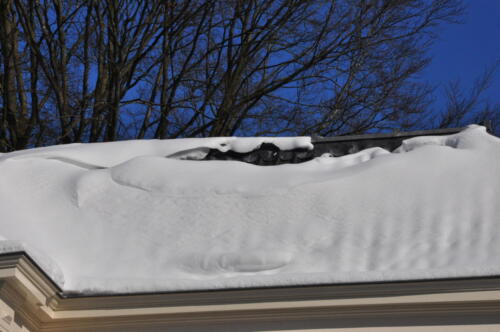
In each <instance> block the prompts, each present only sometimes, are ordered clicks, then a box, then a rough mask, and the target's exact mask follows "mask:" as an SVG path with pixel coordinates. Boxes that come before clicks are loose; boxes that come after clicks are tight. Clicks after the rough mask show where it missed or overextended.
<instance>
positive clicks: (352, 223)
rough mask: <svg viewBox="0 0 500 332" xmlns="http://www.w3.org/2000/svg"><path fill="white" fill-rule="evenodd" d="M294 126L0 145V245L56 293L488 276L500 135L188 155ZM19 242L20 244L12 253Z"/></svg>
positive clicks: (302, 141) (498, 224)
mask: <svg viewBox="0 0 500 332" xmlns="http://www.w3.org/2000/svg"><path fill="white" fill-rule="evenodd" d="M263 142H272V143H274V144H276V145H278V146H279V147H280V148H282V149H292V148H309V149H310V148H312V145H311V142H310V139H309V138H306V137H297V138H281V139H271V138H211V139H181V140H162V141H156V140H152V141H125V142H115V143H94V144H71V145H63V146H54V147H48V148H39V149H32V150H24V151H18V152H14V153H5V154H1V155H0V252H9V251H19V250H25V251H27V252H28V254H30V255H31V256H32V258H33V259H35V260H36V261H37V262H38V264H39V265H40V266H41V267H42V268H43V269H44V270H45V271H46V272H47V273H48V274H49V275H50V276H51V277H52V278H53V279H54V281H55V282H56V283H58V284H59V286H60V287H61V288H63V290H65V291H71V292H81V293H86V294H87V293H88V294H90V293H109V292H119V293H128V292H146V291H176V290H190V289H214V288H234V287H260V286H284V285H303V284H319V283H338V282H361V281H382V280H384V281H389V280H404V279H427V278H448V277H469V276H487V275H496V274H500V260H499V259H498V257H500V220H499V216H500V204H499V203H498V197H500V178H499V176H498V173H499V165H500V139H498V138H496V137H493V136H491V135H488V134H487V133H486V131H485V129H484V128H483V127H479V126H471V127H469V128H467V129H466V130H464V131H463V132H461V133H459V134H456V135H450V136H440V137H417V138H413V139H409V140H407V141H405V142H404V143H403V145H402V146H401V147H400V148H399V149H397V150H396V151H395V152H394V153H389V152H387V151H385V150H383V149H379V148H373V149H367V150H364V151H361V152H358V153H356V154H352V155H347V156H343V157H338V158H334V157H331V156H328V155H325V156H322V157H320V158H316V159H313V160H311V161H309V162H305V163H301V164H289V165H280V166H255V165H250V164H245V163H241V162H236V161H202V160H191V159H202V158H203V157H204V156H205V155H206V153H207V152H208V149H210V148H216V149H220V150H221V151H227V150H229V149H231V150H234V151H238V152H248V151H251V150H252V149H254V148H255V147H257V146H259V145H260V144H261V143H263ZM26 248H28V249H26Z"/></svg>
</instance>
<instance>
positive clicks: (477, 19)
mask: <svg viewBox="0 0 500 332" xmlns="http://www.w3.org/2000/svg"><path fill="white" fill-rule="evenodd" d="M465 4H466V5H467V11H466V13H465V15H464V17H463V24H447V25H443V26H442V27H441V28H440V30H439V39H438V40H436V42H435V44H434V46H433V47H432V49H431V52H430V55H431V56H432V58H433V59H432V62H431V63H430V65H429V67H428V68H427V69H426V70H425V72H424V73H423V74H421V75H420V77H421V79H422V80H426V81H428V82H429V83H431V84H437V85H438V87H439V88H438V90H437V91H436V97H437V100H436V104H435V107H441V106H443V98H442V95H443V94H444V91H443V87H444V86H445V85H446V84H447V82H449V81H451V80H453V79H456V78H459V79H460V80H461V82H462V84H463V86H464V87H466V88H469V87H470V86H471V84H472V82H473V81H474V79H475V78H476V77H478V76H479V75H480V74H481V73H482V72H483V71H484V69H485V67H486V66H488V65H491V64H493V63H494V62H495V61H500V0H467V1H465ZM485 97H487V98H488V99H489V100H490V101H491V102H492V103H495V102H500V68H499V70H498V71H497V74H496V76H495V79H494V82H493V84H492V86H491V87H490V89H489V90H488V91H487V94H485Z"/></svg>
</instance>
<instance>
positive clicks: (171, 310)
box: [0, 253, 500, 331]
mask: <svg viewBox="0 0 500 332" xmlns="http://www.w3.org/2000/svg"><path fill="white" fill-rule="evenodd" d="M0 297H1V298H2V299H4V300H5V301H6V302H8V303H9V304H10V305H11V306H12V307H13V309H14V310H15V311H16V314H17V313H19V314H20V315H21V317H22V318H23V319H24V320H25V321H27V322H28V323H26V324H28V325H29V326H30V328H31V329H33V330H39V331H57V330H61V331H62V330H74V329H77V328H87V329H91V330H92V329H97V328H100V327H105V326H108V327H109V326H113V327H118V326H129V327H130V326H137V328H139V327H141V326H170V325H179V324H188V323H189V324H195V325H197V324H222V323H224V324H226V323H233V324H236V323H244V322H247V323H248V322H253V323H259V322H260V323H261V322H273V321H274V322H276V321H278V320H281V321H283V320H287V321H300V320H307V319H309V320H310V319H315V320H316V319H319V320H325V319H329V320H331V319H335V320H337V321H342V320H350V321H351V324H355V322H363V321H365V322H367V321H370V319H372V320H374V319H378V320H380V319H381V318H383V317H385V318H386V319H390V318H391V317H393V316H394V315H398V316H399V317H407V318H408V319H410V320H411V319H413V318H415V317H416V318H418V317H424V316H425V317H435V316H436V317H441V318H440V319H442V318H446V317H448V318H450V319H452V318H453V319H462V318H463V317H469V318H470V319H472V320H470V321H473V318H474V317H483V318H484V317H487V318H488V319H486V321H495V319H496V320H497V321H498V323H500V278H473V279H451V280H434V281H418V282H390V283H370V284H350V285H324V286H307V287H281V288H267V289H239V290H221V291H200V292H176V293H158V294H135V295H100V296H75V295H71V294H70V295H68V294H63V293H61V291H60V289H59V288H58V287H57V285H55V284H54V283H53V282H52V281H51V280H50V279H49V278H48V277H47V275H45V274H44V273H43V272H42V271H41V270H40V269H39V267H38V266H37V265H36V264H35V263H34V262H33V261H32V260H31V259H30V258H29V257H28V256H27V255H26V254H24V253H14V254H9V255H0ZM412 317H413V318H412ZM416 318H415V319H416ZM483 321H484V319H483ZM353 322H354V323H353ZM356 324H357V323H356Z"/></svg>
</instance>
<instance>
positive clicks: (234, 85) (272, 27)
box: [0, 0, 462, 151]
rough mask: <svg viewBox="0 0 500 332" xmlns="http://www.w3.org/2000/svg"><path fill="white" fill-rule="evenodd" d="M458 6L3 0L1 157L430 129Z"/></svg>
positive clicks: (418, 0) (301, 0)
mask: <svg viewBox="0 0 500 332" xmlns="http://www.w3.org/2000/svg"><path fill="white" fill-rule="evenodd" d="M461 11H462V7H461V1H460V0H307V1H305V0H224V1H222V0H149V1H148V0H102V1H97V0H68V1H61V0H44V1H32V0H0V64H1V65H0V66H1V67H0V75H1V76H0V78H1V80H0V92H1V93H0V98H1V99H0V103H1V109H0V111H1V113H0V150H1V151H9V150H14V149H21V148H26V147H29V146H40V145H46V144H54V143H69V142H81V141H83V142H96V141H109V140H116V139H123V138H174V137H192V136H222V135H234V134H238V135H249V134H252V135H257V134H258V135H263V134H310V133H313V132H316V133H319V134H324V135H332V134H346V133H360V132H364V131H367V130H376V129H388V128H396V127H397V128H400V127H414V126H417V125H419V124H422V121H424V120H423V119H428V107H427V106H428V103H429V87H428V86H426V85H422V84H417V83H416V82H414V81H413V80H412V78H413V77H414V75H415V74H417V73H419V72H420V71H421V70H422V69H423V68H424V67H425V65H426V64H427V62H428V60H429V59H428V58H427V57H426V50H427V48H428V46H429V45H430V44H429V43H430V41H431V40H432V37H433V32H434V31H435V30H434V28H435V26H436V25H437V24H440V23H443V22H449V21H453V20H455V19H456V18H457V17H459V15H460V13H461Z"/></svg>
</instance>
